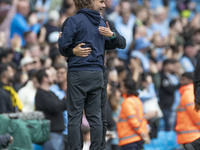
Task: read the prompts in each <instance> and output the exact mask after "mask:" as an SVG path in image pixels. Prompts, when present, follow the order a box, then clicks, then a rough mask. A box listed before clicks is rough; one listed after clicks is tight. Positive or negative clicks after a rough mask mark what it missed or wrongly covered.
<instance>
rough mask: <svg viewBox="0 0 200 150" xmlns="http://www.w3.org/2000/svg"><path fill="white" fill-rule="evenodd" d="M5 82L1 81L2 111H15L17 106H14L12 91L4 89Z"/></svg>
mask: <svg viewBox="0 0 200 150" xmlns="http://www.w3.org/2000/svg"><path fill="white" fill-rule="evenodd" d="M3 86H4V84H3V83H2V82H0V113H11V112H15V107H13V106H12V100H11V96H10V93H9V92H8V91H6V90H4V89H3Z"/></svg>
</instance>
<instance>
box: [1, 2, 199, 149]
mask: <svg viewBox="0 0 200 150" xmlns="http://www.w3.org/2000/svg"><path fill="white" fill-rule="evenodd" d="M105 3H106V8H105V11H104V13H103V17H104V18H105V19H107V20H109V21H111V22H113V23H114V24H115V27H116V29H117V31H118V32H119V33H120V34H121V35H122V36H124V37H125V38H126V48H125V49H116V50H109V51H106V56H105V64H106V68H107V75H108V88H107V94H108V110H107V111H108V118H107V119H108V134H107V141H108V149H112V150H117V149H118V148H119V147H118V146H117V145H118V138H117V130H116V123H117V122H118V117H119V114H120V109H121V103H122V102H123V99H124V97H125V96H124V93H123V89H122V87H123V86H122V84H123V81H124V80H125V78H126V77H127V76H129V77H131V78H132V79H133V80H134V81H135V83H136V87H137V92H138V93H139V98H140V99H141V100H142V102H143V107H144V117H145V119H146V120H147V121H148V123H149V130H150V137H151V138H156V137H157V131H158V130H159V128H160V125H159V123H160V120H164V126H163V129H164V130H166V131H172V130H175V126H176V110H177V107H178V105H179V102H180V92H179V88H180V78H181V75H182V74H183V73H185V72H187V73H189V72H190V73H192V72H194V69H195V65H196V61H197V55H198V53H199V50H200V23H199V22H200V13H199V12H200V1H198V0H105ZM75 13H76V9H75V7H74V4H73V0H30V1H29V0H0V64H1V65H2V64H6V65H7V66H8V71H7V72H6V74H3V73H2V72H1V70H0V75H1V76H2V77H1V78H0V79H1V80H0V82H3V83H4V84H6V85H9V86H11V87H12V88H13V89H14V90H15V91H16V92H17V93H18V96H19V99H20V100H21V102H22V104H19V106H21V105H23V107H22V106H21V107H19V108H18V110H16V109H9V110H8V109H7V110H6V109H5V110H4V109H3V108H1V106H0V113H8V112H15V111H19V110H20V111H22V112H30V111H34V110H36V108H35V95H36V90H37V88H38V86H39V83H38V81H37V77H36V75H35V73H36V72H37V71H38V70H41V69H43V68H46V72H47V75H48V78H47V83H48V84H49V85H50V86H49V87H50V89H51V90H52V91H53V92H54V93H55V95H57V96H58V98H59V99H63V98H64V97H65V96H66V95H65V93H66V90H67V83H66V75H67V63H66V58H64V57H62V56H61V55H60V54H59V50H58V44H57V41H58V38H59V32H60V29H61V27H62V23H63V22H64V21H65V19H66V18H68V17H70V16H72V15H74V14H75ZM2 74H3V75H2ZM0 92H1V90H0ZM0 95H1V93H0ZM0 99H1V98H0ZM56 106H57V105H56ZM66 116H67V114H65V115H64V117H65V118H66V120H65V124H67V117H66ZM82 130H83V131H82V132H83V137H84V148H85V150H86V149H87V146H88V145H89V144H90V143H89V140H90V137H89V125H88V123H87V121H86V119H85V118H84V117H83V125H82ZM64 134H65V135H67V130H66V132H65V133H64Z"/></svg>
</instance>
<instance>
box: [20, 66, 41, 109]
mask: <svg viewBox="0 0 200 150" xmlns="http://www.w3.org/2000/svg"><path fill="white" fill-rule="evenodd" d="M36 72H37V70H34V69H33V70H30V71H29V72H28V76H29V80H28V81H27V83H26V84H25V86H24V87H22V88H20V89H19V91H18V95H19V98H20V99H21V101H22V103H23V105H24V107H23V109H22V112H33V111H34V110H35V107H34V106H35V95H36V89H37V87H38V83H37V79H36V77H35V75H36Z"/></svg>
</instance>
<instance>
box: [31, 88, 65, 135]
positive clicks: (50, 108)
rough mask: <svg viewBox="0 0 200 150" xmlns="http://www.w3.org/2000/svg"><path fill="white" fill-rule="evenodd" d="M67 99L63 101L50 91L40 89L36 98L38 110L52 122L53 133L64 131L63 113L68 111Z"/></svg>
mask: <svg viewBox="0 0 200 150" xmlns="http://www.w3.org/2000/svg"><path fill="white" fill-rule="evenodd" d="M66 106H67V104H66V99H63V100H62V101H61V100H59V99H58V97H57V96H56V95H55V94H54V93H53V92H50V91H45V90H42V89H40V88H39V89H38V90H37V92H36V96H35V107H36V110H39V111H42V112H43V113H44V115H45V118H46V119H48V120H50V121H51V132H59V133H61V132H62V131H63V130H64V129H65V126H64V118H63V111H64V110H65V109H66Z"/></svg>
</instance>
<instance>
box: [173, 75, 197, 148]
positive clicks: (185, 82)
mask: <svg viewBox="0 0 200 150" xmlns="http://www.w3.org/2000/svg"><path fill="white" fill-rule="evenodd" d="M180 85H181V87H180V89H179V92H180V94H181V100H180V104H179V106H178V108H177V119H176V121H177V123H176V127H175V130H176V133H177V143H178V144H183V146H184V147H185V148H186V150H195V149H196V148H197V147H196V146H195V147H194V145H193V144H191V143H192V142H193V141H195V140H197V139H198V138H199V137H200V115H199V114H198V113H197V112H196V111H195V110H194V106H195V103H194V85H193V73H190V72H185V73H184V74H182V76H181V80H180Z"/></svg>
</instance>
